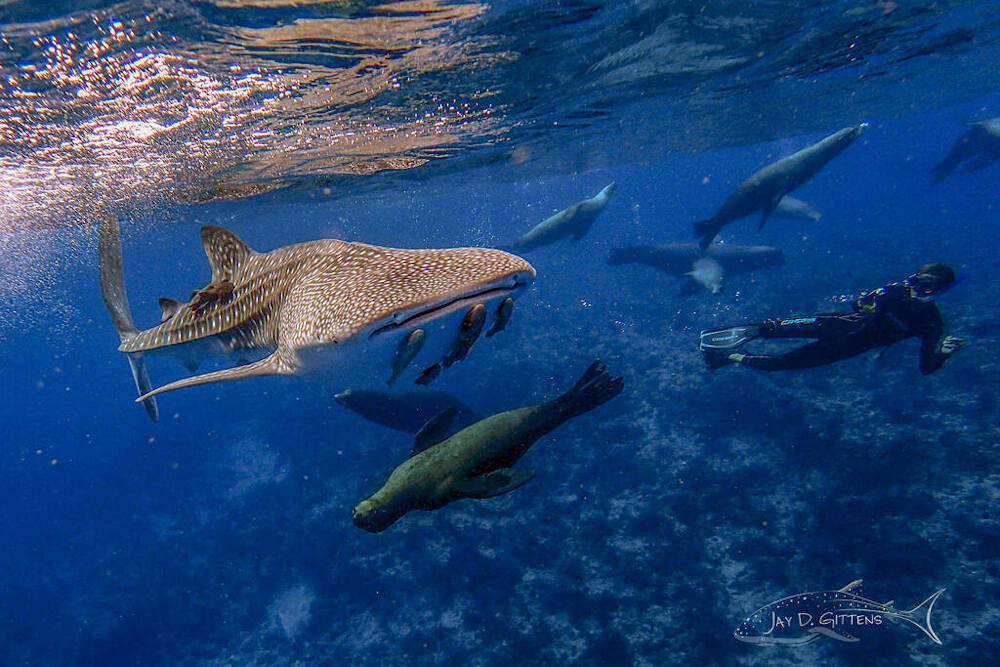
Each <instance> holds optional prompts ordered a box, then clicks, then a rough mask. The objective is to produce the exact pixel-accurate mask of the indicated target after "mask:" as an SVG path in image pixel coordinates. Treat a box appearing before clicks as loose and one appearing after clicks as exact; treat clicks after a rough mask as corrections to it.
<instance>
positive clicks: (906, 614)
mask: <svg viewBox="0 0 1000 667" xmlns="http://www.w3.org/2000/svg"><path fill="white" fill-rule="evenodd" d="M944 591H945V589H943V588H942V589H941V590H939V591H937V592H935V593H934V594H933V595H931V596H930V597H929V598H927V599H926V600H924V601H923V602H921V603H920V604H918V605H917V606H916V607H914V608H913V609H910V610H909V611H900V610H898V609H896V608H895V607H893V606H892V601H891V600H890V601H889V602H884V603H882V602H875V601H874V600H869V599H868V598H865V597H862V596H861V594H860V593H861V579H858V580H856V581H852V582H851V583H849V584H847V585H846V586H844V587H843V588H841V589H840V590H836V591H814V592H811V593H800V594H798V595H790V596H788V597H786V598H782V599H780V600H777V601H775V602H772V603H771V604H768V605H765V606H763V607H761V608H760V609H758V610H757V611H755V612H754V613H753V614H751V615H750V616H748V617H747V619H746V620H744V621H743V622H742V623H741V624H740V625H739V627H737V628H736V630H735V631H734V632H733V636H734V637H736V639H739V640H740V641H741V642H747V643H750V644H784V645H789V646H795V645H799V644H808V643H809V642H811V641H814V640H816V639H819V638H820V637H821V636H823V637H830V638H831V639H836V640H839V641H843V642H856V641H859V640H858V638H857V637H855V636H854V635H852V634H851V631H852V630H857V629H859V628H871V627H878V626H880V625H882V619H883V618H901V619H903V620H904V621H907V622H909V623H912V624H913V625H915V626H917V627H918V628H920V630H921V631H923V633H924V634H925V635H927V637H928V638H930V640H931V641H932V642H934V643H935V644H940V643H941V640H940V639H939V638H938V636H937V633H935V632H934V628H933V627H931V610H932V609H933V607H934V603H935V602H936V601H937V599H938V597H940V596H941V594H942V593H944Z"/></svg>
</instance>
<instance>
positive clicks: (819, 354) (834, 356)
mask: <svg viewBox="0 0 1000 667" xmlns="http://www.w3.org/2000/svg"><path fill="white" fill-rule="evenodd" d="M855 354H857V352H855V351H854V350H850V349H845V348H843V347H841V346H839V345H834V344H831V343H829V342H827V341H823V340H819V341H816V342H815V343H809V344H808V345H803V346H802V347H797V348H795V349H794V350H790V351H788V352H785V353H784V354H777V355H770V354H743V355H739V354H733V355H730V360H731V361H735V362H737V363H739V364H740V365H742V366H749V367H750V368H756V369H757V370H761V371H793V370H798V369H801V368H813V367H815V366H824V365H826V364H832V363H833V362H835V361H840V360H841V359H846V358H848V357H853V356H854V355H855ZM734 357H735V358H734Z"/></svg>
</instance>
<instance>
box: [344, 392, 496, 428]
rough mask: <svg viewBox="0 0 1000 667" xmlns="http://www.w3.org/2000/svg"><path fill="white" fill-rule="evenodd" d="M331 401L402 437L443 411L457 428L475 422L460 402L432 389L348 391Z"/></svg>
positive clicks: (471, 414)
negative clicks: (398, 433)
mask: <svg viewBox="0 0 1000 667" xmlns="http://www.w3.org/2000/svg"><path fill="white" fill-rule="evenodd" d="M334 398H335V399H336V401H337V403H339V404H340V405H342V406H344V407H345V408H347V409H348V410H353V411H354V412H356V413H358V414H359V415H361V416H362V417H364V418H365V419H367V420H368V421H370V422H374V423H376V424H379V425H380V426H385V427H387V428H391V429H393V430H396V431H402V432H404V433H416V432H417V431H419V430H420V429H421V428H422V427H423V426H424V424H426V423H427V421H428V420H430V419H431V418H433V417H434V416H436V415H439V414H442V413H444V412H446V411H452V410H453V411H454V414H453V415H452V421H453V423H455V424H460V425H461V426H459V427H458V428H464V427H465V426H468V425H469V424H471V423H472V422H474V421H476V420H477V419H479V416H478V415H476V413H475V412H473V411H472V410H471V409H470V408H469V407H468V406H467V405H465V404H464V403H462V401H460V400H458V399H457V398H456V397H454V396H452V395H451V394H449V393H447V392H443V391H436V390H434V389H410V390H406V391H374V390H367V389H355V388H352V389H346V390H345V391H342V392H340V393H339V394H337V395H336V396H335V397H334ZM456 430H457V429H456Z"/></svg>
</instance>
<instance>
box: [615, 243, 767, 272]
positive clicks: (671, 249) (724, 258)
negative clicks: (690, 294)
mask: <svg viewBox="0 0 1000 667" xmlns="http://www.w3.org/2000/svg"><path fill="white" fill-rule="evenodd" d="M701 257H710V258H712V259H714V260H715V261H716V262H718V263H719V264H720V265H721V266H722V269H723V271H725V273H726V274H727V275H733V274H737V273H745V272H747V271H753V270H755V269H761V268H764V267H768V266H777V265H779V264H784V263H785V257H784V255H782V254H781V251H780V250H778V249H777V248H772V247H770V246H763V245H754V246H746V245H736V244H734V243H713V244H712V245H710V246H708V250H706V251H705V252H704V253H702V251H701V248H700V247H698V244H697V243H664V244H661V245H639V246H632V247H629V248H615V249H613V250H612V251H611V255H610V256H609V257H608V264H612V265H617V264H648V265H649V266H652V267H653V268H656V269H659V270H660V271H664V272H665V273H669V274H670V275H672V276H683V275H684V274H685V273H686V272H687V271H690V270H691V267H692V266H693V265H694V263H695V262H696V261H698V259H699V258H701Z"/></svg>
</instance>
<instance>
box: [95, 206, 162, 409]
mask: <svg viewBox="0 0 1000 667" xmlns="http://www.w3.org/2000/svg"><path fill="white" fill-rule="evenodd" d="M101 215H102V217H103V219H102V220H101V230H100V235H99V238H98V242H97V249H98V267H99V268H100V273H101V295H102V296H103V297H104V305H105V306H107V308H108V314H109V315H111V321H112V322H114V325H115V329H117V330H118V337H119V338H120V339H121V340H122V342H124V341H127V340H131V339H132V338H135V336H136V335H137V334H138V333H139V330H138V329H136V328H135V324H134V323H133V322H132V313H131V311H130V309H129V305H128V294H127V293H126V292H125V274H124V272H123V270H122V235H121V228H120V227H119V225H118V218H116V217H115V216H114V215H113V214H112V213H110V212H108V211H103V212H102V214H101ZM128 363H129V366H130V367H131V369H132V379H133V380H135V387H136V389H138V390H139V395H140V396H142V395H145V394H147V393H149V391H150V390H151V389H152V387H153V385H152V383H151V382H150V381H149V373H148V372H147V371H146V362H145V361H143V358H142V355H141V354H138V353H131V354H129V355H128ZM142 404H143V406H144V407H145V408H146V414H148V415H149V418H150V419H152V420H153V421H154V422H155V421H159V420H160V408H159V406H158V405H157V404H156V399H154V398H148V399H146V400H145V401H143V402H142Z"/></svg>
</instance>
